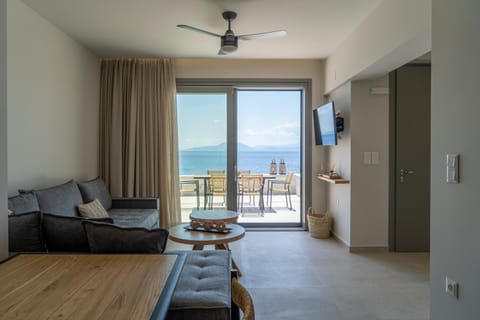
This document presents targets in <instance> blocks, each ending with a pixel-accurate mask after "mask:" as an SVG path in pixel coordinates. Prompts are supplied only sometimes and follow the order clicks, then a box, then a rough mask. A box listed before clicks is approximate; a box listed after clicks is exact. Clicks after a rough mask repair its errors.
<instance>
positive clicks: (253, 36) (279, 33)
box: [238, 30, 287, 40]
mask: <svg viewBox="0 0 480 320" xmlns="http://www.w3.org/2000/svg"><path fill="white" fill-rule="evenodd" d="M285 35H287V31H285V30H277V31H270V32H261V33H252V34H243V35H241V36H238V39H241V40H257V39H271V38H279V37H284V36H285Z"/></svg>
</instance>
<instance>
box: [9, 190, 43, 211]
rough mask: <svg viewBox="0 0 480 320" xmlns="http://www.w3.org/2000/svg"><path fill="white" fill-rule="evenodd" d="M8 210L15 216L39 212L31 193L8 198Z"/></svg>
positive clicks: (35, 198)
mask: <svg viewBox="0 0 480 320" xmlns="http://www.w3.org/2000/svg"><path fill="white" fill-rule="evenodd" d="M8 209H9V210H10V211H12V212H13V213H16V214H20V213H29V212H37V211H40V208H39V206H38V201H37V197H36V196H35V194H34V193H33V192H27V193H21V194H19V195H17V196H14V197H10V198H8Z"/></svg>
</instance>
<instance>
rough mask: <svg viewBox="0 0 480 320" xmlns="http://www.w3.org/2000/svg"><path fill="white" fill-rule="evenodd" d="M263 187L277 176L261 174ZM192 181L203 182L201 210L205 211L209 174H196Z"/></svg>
mask: <svg viewBox="0 0 480 320" xmlns="http://www.w3.org/2000/svg"><path fill="white" fill-rule="evenodd" d="M262 176H263V185H264V186H265V180H267V179H275V178H276V177H277V175H275V174H269V173H263V174H262ZM193 179H198V180H203V209H204V210H206V209H207V204H208V192H207V189H208V180H209V179H210V175H209V174H198V175H194V176H193Z"/></svg>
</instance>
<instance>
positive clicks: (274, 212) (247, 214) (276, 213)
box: [180, 174, 301, 224]
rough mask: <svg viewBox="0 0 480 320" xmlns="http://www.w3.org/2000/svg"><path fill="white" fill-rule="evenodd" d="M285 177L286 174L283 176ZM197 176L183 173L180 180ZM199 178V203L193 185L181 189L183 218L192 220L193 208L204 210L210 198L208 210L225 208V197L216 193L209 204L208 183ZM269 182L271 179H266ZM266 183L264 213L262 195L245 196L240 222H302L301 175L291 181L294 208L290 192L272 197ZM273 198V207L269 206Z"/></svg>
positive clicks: (296, 175)
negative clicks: (190, 216) (288, 200)
mask: <svg viewBox="0 0 480 320" xmlns="http://www.w3.org/2000/svg"><path fill="white" fill-rule="evenodd" d="M284 177H285V176H283V178H284ZM278 178H279V179H282V176H278ZM194 180H195V179H194V176H188V175H184V176H181V177H180V181H194ZM197 181H198V188H199V190H198V202H197V193H196V191H194V190H193V188H191V187H192V186H193V185H185V186H184V190H188V191H186V192H181V194H180V203H181V208H182V210H181V212H182V221H183V222H188V221H190V219H189V215H190V213H191V212H192V210H197V203H198V205H199V206H198V209H200V210H203V209H204V208H205V200H206V199H207V206H206V207H207V209H210V206H211V209H213V210H215V209H219V210H221V209H225V208H226V204H225V202H224V201H225V199H224V197H223V196H214V197H213V202H212V203H211V204H210V203H209V201H210V200H208V198H206V197H205V191H204V190H205V189H204V188H205V184H204V181H202V179H197ZM266 181H268V180H266ZM267 184H268V183H267V182H266V183H265V187H264V193H263V198H264V202H265V205H264V210H263V216H262V212H261V210H260V208H259V200H260V199H259V196H244V199H243V210H240V204H239V205H238V212H239V213H240V217H239V219H238V222H239V223H255V224H257V223H258V224H263V223H265V224H272V223H275V224H276V223H299V222H300V213H301V193H300V187H297V186H300V175H299V174H295V175H294V179H293V182H292V184H291V185H290V192H291V193H290V195H291V202H292V208H291V209H290V208H289V207H290V206H289V203H288V204H287V202H286V199H287V198H288V195H287V196H286V195H285V194H275V193H274V194H273V195H272V196H271V197H270V196H269V195H268V194H267ZM270 200H271V207H270Z"/></svg>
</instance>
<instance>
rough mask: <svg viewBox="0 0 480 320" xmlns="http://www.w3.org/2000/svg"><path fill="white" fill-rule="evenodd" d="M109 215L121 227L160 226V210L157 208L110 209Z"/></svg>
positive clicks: (148, 227) (149, 227)
mask: <svg viewBox="0 0 480 320" xmlns="http://www.w3.org/2000/svg"><path fill="white" fill-rule="evenodd" d="M108 215H109V216H110V218H112V219H113V222H114V223H115V225H117V226H120V227H137V228H147V229H151V228H155V227H158V221H159V217H158V210H155V209H110V210H108Z"/></svg>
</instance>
